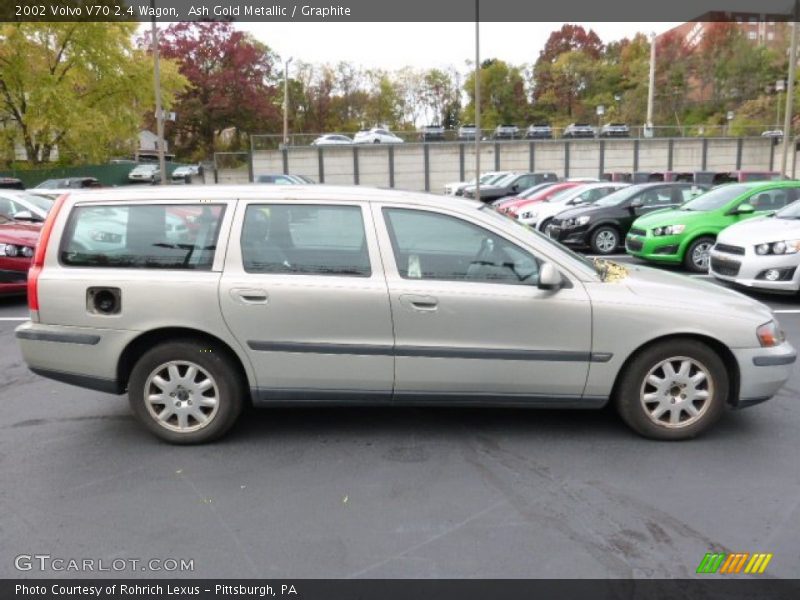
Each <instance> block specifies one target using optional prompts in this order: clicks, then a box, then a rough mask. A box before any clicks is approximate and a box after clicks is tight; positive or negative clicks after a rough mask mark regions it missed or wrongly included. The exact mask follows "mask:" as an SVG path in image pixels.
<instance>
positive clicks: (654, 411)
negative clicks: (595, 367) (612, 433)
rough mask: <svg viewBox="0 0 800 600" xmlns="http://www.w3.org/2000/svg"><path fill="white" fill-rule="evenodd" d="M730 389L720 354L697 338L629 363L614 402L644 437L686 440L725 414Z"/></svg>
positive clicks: (647, 352) (645, 353) (668, 344)
mask: <svg viewBox="0 0 800 600" xmlns="http://www.w3.org/2000/svg"><path fill="white" fill-rule="evenodd" d="M728 386H729V382H728V373H727V371H726V369H725V365H724V364H723V362H722V360H721V359H720V357H719V355H718V354H717V353H716V352H714V351H713V350H712V349H711V348H709V347H708V346H706V345H705V344H703V343H701V342H697V341H694V340H672V341H668V342H664V343H660V344H656V345H654V346H651V347H650V348H647V349H646V350H645V351H643V352H641V353H639V354H638V356H636V357H635V358H634V359H633V361H631V363H630V364H628V365H627V367H626V368H625V371H624V372H623V373H622V374H621V379H620V381H619V383H618V386H617V391H616V397H615V398H614V401H615V403H616V406H617V410H618V412H619V414H620V416H621V417H622V419H623V420H624V421H625V422H626V423H627V424H628V425H629V426H630V427H631V428H632V429H633V430H634V431H636V432H637V433H639V434H640V435H643V436H644V437H648V438H652V439H657V440H683V439H688V438H692V437H695V436H696V435H698V434H700V433H702V432H703V431H705V430H706V429H708V428H709V427H710V426H711V425H712V424H713V423H714V422H716V421H717V420H718V419H719V418H720V417H721V416H722V413H723V412H724V409H725V399H726V398H727V397H728Z"/></svg>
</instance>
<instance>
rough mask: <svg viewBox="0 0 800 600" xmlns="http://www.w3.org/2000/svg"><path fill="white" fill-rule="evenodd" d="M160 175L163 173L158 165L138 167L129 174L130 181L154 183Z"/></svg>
mask: <svg viewBox="0 0 800 600" xmlns="http://www.w3.org/2000/svg"><path fill="white" fill-rule="evenodd" d="M160 175H161V171H160V169H159V168H158V165H157V164H152V165H150V164H146V165H137V166H135V167H134V168H133V169H132V170H131V172H130V173H128V181H137V182H141V181H146V182H148V183H153V182H154V181H155V180H156V179H157V178H158V177H159V176H160Z"/></svg>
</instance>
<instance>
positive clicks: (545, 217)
mask: <svg viewBox="0 0 800 600" xmlns="http://www.w3.org/2000/svg"><path fill="white" fill-rule="evenodd" d="M628 185H629V184H627V183H611V182H609V181H604V182H602V183H587V184H585V185H579V186H576V187H571V188H567V189H566V190H564V191H562V192H559V193H557V194H556V195H555V196H553V197H552V198H550V199H549V200H547V201H546V202H535V203H533V204H531V205H530V206H529V207H525V208H522V209H521V210H520V213H519V217H517V218H518V219H519V221H520V222H522V223H524V224H525V225H528V226H530V227H534V228H536V229H538V230H539V231H544V230H545V228H546V227H547V224H548V223H549V222H550V221H551V220H552V218H553V217H555V216H556V215H557V214H558V213H560V212H563V211H565V210H567V209H569V208H572V207H573V206H577V205H579V204H592V203H593V202H596V201H597V200H599V199H600V198H603V197H604V196H607V195H608V194H610V193H612V192H616V191H617V190H619V189H621V188H624V187H626V186H628Z"/></svg>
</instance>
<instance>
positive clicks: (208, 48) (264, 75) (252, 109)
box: [159, 21, 281, 152]
mask: <svg viewBox="0 0 800 600" xmlns="http://www.w3.org/2000/svg"><path fill="white" fill-rule="evenodd" d="M159 49H160V52H161V55H162V56H163V57H165V58H170V59H175V60H177V61H178V62H179V64H180V72H181V74H182V75H183V76H184V77H186V78H187V79H188V80H189V82H190V83H191V88H190V89H188V90H187V91H186V92H184V93H183V94H182V95H181V96H180V97H179V98H178V103H177V106H176V107H175V111H176V112H177V113H178V121H177V123H176V125H175V130H176V133H177V134H178V139H177V140H176V141H177V143H178V144H179V145H182V146H184V148H185V149H187V150H194V149H197V148H202V149H204V150H205V151H206V152H211V151H212V150H213V145H214V136H215V134H218V133H219V132H220V131H222V130H223V129H226V128H229V127H234V128H236V129H237V130H239V131H245V132H250V133H253V132H256V131H264V130H277V129H278V127H279V122H280V119H281V115H280V109H279V107H278V106H277V104H278V102H276V96H278V95H279V94H278V91H277V89H276V87H275V85H274V84H273V83H271V78H272V74H273V60H274V58H273V56H272V54H271V52H270V50H269V49H268V48H267V47H266V46H264V45H262V44H260V43H258V42H256V41H255V40H253V39H251V38H250V37H248V36H247V35H246V34H245V33H243V32H241V31H237V30H236V29H234V28H233V26H232V25H231V23H228V22H219V21H215V22H180V23H174V24H173V25H170V26H169V27H168V28H167V29H166V30H164V31H163V32H162V33H161V34H160V35H159Z"/></svg>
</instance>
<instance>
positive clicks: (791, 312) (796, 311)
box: [772, 308, 800, 315]
mask: <svg viewBox="0 0 800 600" xmlns="http://www.w3.org/2000/svg"><path fill="white" fill-rule="evenodd" d="M772 312H774V313H775V314H778V315H800V309H796V308H791V309H789V308H787V309H785V310H773V311H772Z"/></svg>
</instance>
